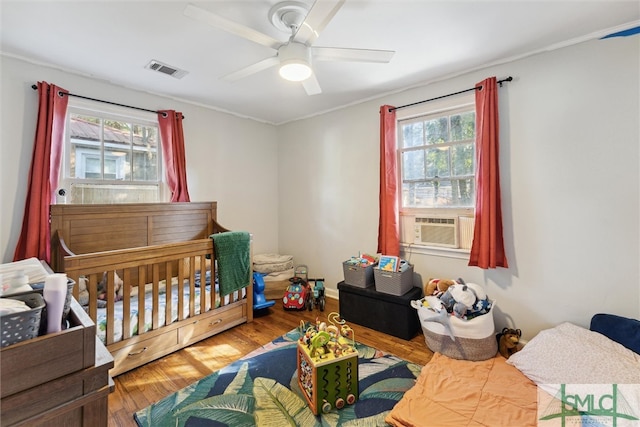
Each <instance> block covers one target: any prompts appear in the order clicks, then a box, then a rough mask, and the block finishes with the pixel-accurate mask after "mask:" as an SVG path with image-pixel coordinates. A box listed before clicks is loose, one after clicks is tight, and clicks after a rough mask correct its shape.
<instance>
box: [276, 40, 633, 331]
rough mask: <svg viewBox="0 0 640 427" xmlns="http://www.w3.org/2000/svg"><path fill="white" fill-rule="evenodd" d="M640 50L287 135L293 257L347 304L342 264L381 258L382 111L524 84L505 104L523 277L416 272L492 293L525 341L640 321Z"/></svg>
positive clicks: (551, 59)
mask: <svg viewBox="0 0 640 427" xmlns="http://www.w3.org/2000/svg"><path fill="white" fill-rule="evenodd" d="M639 52H640V37H637V36H636V37H627V38H615V39H608V40H600V41H591V42H586V43H582V44H579V45H575V46H572V47H567V48H563V49H559V50H556V51H552V52H546V53H543V54H539V55H536V56H532V57H529V58H525V59H522V60H518V61H515V62H512V63H509V64H503V65H500V66H494V67H490V68H488V69H485V70H481V71H476V72H473V73H470V74H468V75H464V76H459V77H456V78H452V79H450V80H446V81H442V82H438V83H434V84H431V85H428V86H425V87H423V88H418V89H412V90H408V91H406V92H403V93H400V94H395V95H392V96H387V97H384V98H381V99H378V100H376V101H372V102H367V103H364V104H361V105H357V106H352V107H349V108H346V109H344V110H342V111H338V112H333V113H330V114H325V115H323V116H319V117H315V118H311V119H308V120H304V121H299V122H295V123H290V124H286V125H282V126H280V127H279V128H278V133H279V139H280V140H281V144H280V146H279V164H280V165H281V168H280V170H279V173H280V215H279V227H280V249H281V251H282V252H286V253H292V254H294V255H295V257H296V262H297V263H304V264H308V265H309V270H310V275H311V276H321V277H322V276H323V277H324V278H325V279H326V282H325V283H326V285H327V286H328V287H329V288H330V289H328V293H333V294H335V293H336V291H335V289H336V283H337V282H339V281H341V280H342V279H343V273H342V267H341V263H342V261H344V260H346V259H347V258H349V257H350V256H352V255H357V253H358V251H371V252H374V251H375V250H376V247H377V227H378V185H379V179H378V170H379V153H378V151H379V136H378V127H379V125H378V123H379V121H378V110H379V106H380V105H383V104H390V105H403V104H408V103H412V102H415V101H419V100H422V99H429V98H432V97H435V96H439V95H443V94H447V93H452V92H456V91H459V90H461V89H466V88H469V87H473V86H474V85H475V83H477V82H479V81H481V80H483V79H484V78H486V77H489V76H493V75H495V76H497V77H498V78H502V77H506V76H509V75H510V76H513V77H514V81H513V82H511V83H507V84H506V85H505V86H504V87H503V88H501V89H500V95H499V96H500V99H499V102H500V124H501V133H500V134H501V182H502V200H503V217H504V229H505V244H506V249H507V256H508V260H509V264H510V267H509V268H508V269H503V268H499V269H495V270H487V271H485V270H481V269H478V268H476V267H468V266H467V261H466V260H460V259H453V258H445V257H440V256H428V255H420V254H417V253H413V254H412V255H411V258H410V261H411V262H412V263H414V264H415V270H416V271H417V272H418V273H419V274H420V275H421V276H422V277H423V278H424V279H426V278H428V277H443V278H457V277H462V278H464V279H465V280H466V281H468V282H476V283H480V284H482V285H484V286H485V287H486V289H487V291H488V293H489V295H490V297H492V298H494V299H496V300H497V302H498V304H497V308H498V311H497V317H496V318H497V323H498V325H497V326H498V327H499V328H502V327H503V326H507V325H515V326H516V327H518V328H521V329H522V330H523V334H524V336H525V338H530V337H531V336H533V335H534V334H535V333H537V332H538V331H539V330H540V329H543V328H546V327H549V326H551V325H554V324H557V323H559V322H562V321H571V322H574V323H576V324H580V325H582V326H588V324H589V321H590V318H591V316H592V315H593V314H595V313H597V312H610V313H616V314H619V315H622V316H628V317H635V318H640V276H639V270H638V263H639V259H640V251H639V242H640V228H639V224H640V214H639V204H640V197H639V192H640V187H639V181H640V175H639V173H638V169H639V168H638V167H639V164H640V162H639V142H640V134H639V117H640V109H639V94H640V88H639V80H640V71H639V66H640V58H639ZM405 255H406V257H407V258H408V257H409V255H408V254H405ZM372 315H375V313H372Z"/></svg>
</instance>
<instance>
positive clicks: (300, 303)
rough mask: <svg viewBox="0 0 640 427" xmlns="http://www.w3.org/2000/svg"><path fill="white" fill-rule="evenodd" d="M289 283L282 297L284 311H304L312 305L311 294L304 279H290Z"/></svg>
mask: <svg viewBox="0 0 640 427" xmlns="http://www.w3.org/2000/svg"><path fill="white" fill-rule="evenodd" d="M289 281H291V284H290V285H289V286H287V290H286V291H285V292H284V297H282V306H283V307H284V308H285V310H304V309H306V308H307V307H309V305H310V304H313V301H312V299H311V294H312V292H311V290H310V289H309V284H308V283H307V282H306V281H305V280H304V279H301V278H300V277H292V278H291V279H289Z"/></svg>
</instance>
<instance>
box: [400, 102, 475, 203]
mask: <svg viewBox="0 0 640 427" xmlns="http://www.w3.org/2000/svg"><path fill="white" fill-rule="evenodd" d="M398 125H399V131H398V135H399V141H398V145H399V150H400V154H401V155H400V159H401V160H400V161H401V165H400V171H401V172H400V174H401V181H402V207H403V208H418V209H420V208H472V207H473V204H474V201H475V187H474V185H475V178H474V175H475V111H474V107H473V105H471V106H467V107H463V108H457V109H451V110H448V111H446V112H440V113H435V114H425V115H423V116H418V117H413V118H411V119H406V120H400V121H399V123H398Z"/></svg>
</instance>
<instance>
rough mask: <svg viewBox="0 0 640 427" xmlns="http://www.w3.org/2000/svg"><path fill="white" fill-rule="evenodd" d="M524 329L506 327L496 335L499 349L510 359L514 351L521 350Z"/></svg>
mask: <svg viewBox="0 0 640 427" xmlns="http://www.w3.org/2000/svg"><path fill="white" fill-rule="evenodd" d="M521 336H522V331H521V330H520V329H511V328H504V329H502V332H500V333H499V334H497V335H496V339H497V340H498V351H499V352H500V354H501V355H502V356H503V357H504V358H505V359H508V358H509V356H511V355H512V354H513V353H516V352H517V351H519V350H520V337H521Z"/></svg>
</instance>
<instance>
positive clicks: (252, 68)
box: [221, 56, 280, 82]
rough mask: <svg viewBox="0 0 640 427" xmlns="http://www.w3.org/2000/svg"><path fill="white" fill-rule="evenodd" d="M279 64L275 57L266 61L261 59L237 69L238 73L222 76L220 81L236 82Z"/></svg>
mask: <svg viewBox="0 0 640 427" xmlns="http://www.w3.org/2000/svg"><path fill="white" fill-rule="evenodd" d="M279 62H280V61H279V60H278V57H277V56H271V57H269V58H267V59H263V60H262V61H260V62H256V63H255V64H253V65H249V66H248V67H244V68H241V69H239V70H238V71H234V72H233V73H230V74H227V75H226V76H223V77H221V78H222V80H226V81H228V82H235V81H236V80H240V79H242V78H244V77H248V76H250V75H252V74H255V73H258V72H260V71H262V70H266V69H267V68H269V67H273V66H274V65H278V63H279Z"/></svg>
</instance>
